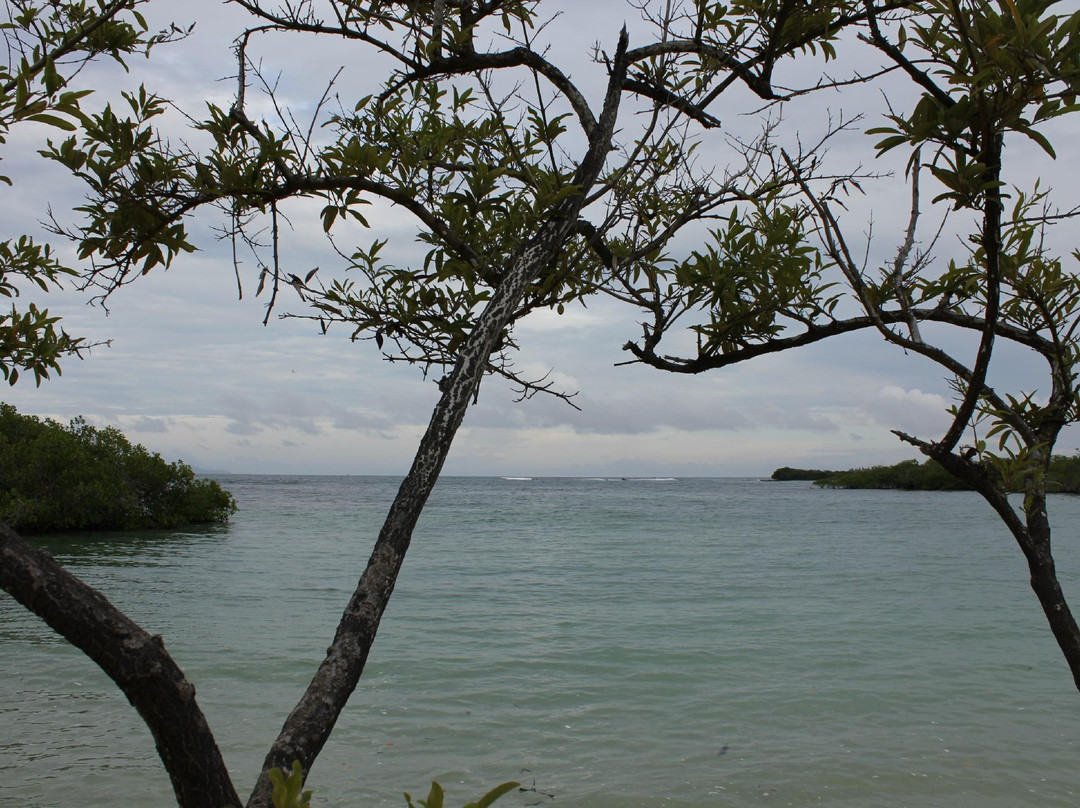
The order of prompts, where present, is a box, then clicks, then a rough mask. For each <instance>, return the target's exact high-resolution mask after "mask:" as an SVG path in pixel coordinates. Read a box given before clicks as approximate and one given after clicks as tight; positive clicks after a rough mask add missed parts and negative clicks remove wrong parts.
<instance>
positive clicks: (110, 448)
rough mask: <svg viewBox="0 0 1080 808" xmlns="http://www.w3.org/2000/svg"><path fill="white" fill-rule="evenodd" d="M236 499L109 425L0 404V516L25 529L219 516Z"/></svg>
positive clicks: (158, 523) (135, 525)
mask: <svg viewBox="0 0 1080 808" xmlns="http://www.w3.org/2000/svg"><path fill="white" fill-rule="evenodd" d="M235 511H236V501H235V500H234V499H233V498H232V496H231V495H230V494H229V493H228V492H227V491H225V490H224V489H223V488H222V487H221V486H220V485H218V483H217V482H215V481H213V480H198V479H196V478H195V472H193V471H192V470H191V468H190V467H189V466H187V465H185V464H184V463H183V462H176V463H167V462H165V460H164V459H163V458H162V457H161V455H159V454H157V453H151V452H150V451H148V450H147V449H146V448H145V447H143V446H139V445H135V446H132V444H131V443H130V442H129V441H128V439H127V438H125V437H124V436H123V434H121V433H120V431H119V430H117V429H114V428H113V427H106V428H105V429H97V428H95V427H92V426H90V425H89V424H87V423H86V421H85V420H84V419H82V418H76V419H74V420H73V421H72V422H71V425H70V426H68V427H65V426H63V425H62V424H59V423H57V422H56V421H53V420H50V419H45V420H41V419H39V418H36V417H35V416H32V415H21V414H20V413H18V412H16V410H15V408H14V407H13V406H11V405H10V404H0V521H3V522H5V523H7V524H8V525H10V526H11V527H12V528H14V529H16V530H19V531H22V532H23V533H47V532H51V531H58V530H136V529H142V528H170V527H177V526H179V525H186V524H198V523H205V522H224V521H225V520H227V519H228V518H229V516H230V515H231V514H232V513H234V512H235Z"/></svg>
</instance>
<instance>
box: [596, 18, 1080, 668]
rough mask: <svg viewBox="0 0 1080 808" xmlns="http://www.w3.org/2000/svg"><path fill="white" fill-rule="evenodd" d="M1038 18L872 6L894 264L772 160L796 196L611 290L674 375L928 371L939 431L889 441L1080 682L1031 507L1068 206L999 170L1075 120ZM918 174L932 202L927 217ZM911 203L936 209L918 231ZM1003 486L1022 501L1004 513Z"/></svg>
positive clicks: (1076, 56)
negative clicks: (1013, 357) (1043, 628)
mask: <svg viewBox="0 0 1080 808" xmlns="http://www.w3.org/2000/svg"><path fill="white" fill-rule="evenodd" d="M1054 5H1055V3H1053V2H1047V0H999V2H995V3H986V2H961V1H960V0H942V1H940V2H939V1H938V0H930V2H924V3H919V4H918V13H915V14H912V15H911V16H910V17H907V18H902V19H894V20H892V21H888V20H886V19H884V18H883V16H882V15H881V14H880V13H879V12H878V11H877V10H876V9H872V8H868V19H867V23H868V26H867V29H866V31H865V33H864V34H863V35H862V37H863V39H864V40H865V41H866V42H867V43H869V44H870V45H872V46H873V47H874V48H875V49H876V50H877V51H878V52H879V53H880V54H881V57H882V59H883V60H884V64H885V67H884V69H886V70H889V71H892V72H894V73H898V74H900V75H901V76H903V77H905V78H906V79H907V80H909V81H910V82H913V83H914V85H915V88H916V89H917V90H918V93H919V95H918V98H917V100H916V101H915V103H914V105H913V106H912V108H911V109H910V111H909V112H906V113H905V112H902V111H901V109H900V108H898V107H899V104H897V105H890V106H889V113H888V115H887V116H886V121H885V124H884V125H882V126H877V127H874V128H872V129H870V130H869V133H870V134H872V135H876V136H878V137H879V138H880V140H879V141H878V143H877V150H878V152H879V153H885V152H889V151H892V150H896V149H905V150H907V157H908V159H907V170H906V178H907V180H908V182H909V184H910V190H911V209H910V216H909V218H908V221H907V222H906V224H905V225H902V226H900V227H899V228H898V230H899V231H900V237H899V241H900V245H899V248H898V249H897V250H896V252H895V256H894V257H893V258H892V259H891V260H889V261H886V262H883V264H881V265H879V266H873V265H871V264H869V263H868V261H867V260H865V259H860V257H859V256H860V254H862V253H863V249H862V248H860V247H859V246H858V245H856V244H855V243H854V240H853V239H852V237H851V235H850V228H851V224H850V218H851V217H850V216H849V217H847V219H846V220H845V217H844V215H843V210H842V199H841V197H840V196H839V195H838V194H836V193H835V192H832V191H829V190H826V191H824V192H823V191H821V190H820V189H815V188H814V186H813V184H812V183H811V182H809V181H803V176H802V174H803V171H802V169H801V168H799V167H798V166H796V165H795V164H794V163H792V162H791V160H790V158H789V157H788V155H787V154H786V153H782V154H781V156H780V159H782V160H783V161H785V163H786V164H787V165H788V166H789V168H790V169H791V170H792V172H793V175H794V176H795V177H796V178H797V179H798V181H799V182H800V183H801V185H802V192H803V193H802V196H801V198H799V199H789V200H787V201H785V202H784V203H783V204H782V205H781V206H779V207H777V206H772V205H771V204H768V205H767V204H762V203H761V202H755V203H752V204H750V205H747V206H746V208H745V210H744V211H743V212H741V213H739V214H735V213H733V214H732V216H731V218H730V220H729V221H728V222H727V223H726V225H725V226H724V227H722V228H720V229H718V230H717V231H715V232H714V233H713V237H712V241H711V243H710V244H708V245H706V247H705V248H704V249H702V250H699V251H695V252H694V253H693V254H692V255H691V256H690V257H689V258H686V259H684V260H680V261H672V262H671V263H670V264H668V265H667V266H665V267H664V268H663V269H662V270H661V271H658V272H654V273H652V274H650V275H644V274H643V273H640V272H638V271H636V269H635V268H629V267H627V268H623V269H621V270H620V271H618V272H615V273H613V278H614V281H615V282H614V284H613V287H612V290H613V293H614V294H616V295H618V296H619V297H621V298H622V299H625V300H629V301H631V302H633V303H634V304H635V305H637V306H639V307H640V308H641V309H642V310H643V311H644V312H646V313H647V315H646V316H647V318H648V322H647V324H646V325H645V326H644V332H643V335H642V336H641V337H639V338H638V339H636V340H632V341H630V342H628V343H627V344H626V346H625V348H626V350H627V351H629V352H630V353H631V354H633V356H634V357H635V358H636V360H638V361H641V362H645V363H647V364H649V365H652V366H654V367H657V368H661V369H664V370H667V371H671V372H676V373H701V372H704V371H706V370H712V369H717V368H722V367H726V366H728V365H733V364H736V363H738V362H744V361H748V360H751V359H754V358H756V357H758V356H762V355H764V354H769V353H776V352H780V351H787V350H792V349H795V348H798V347H800V346H803V345H808V344H811V343H815V342H819V341H822V340H826V339H831V338H834V337H837V336H840V335H842V334H848V333H852V332H856V331H860V330H867V329H872V330H874V331H876V332H877V334H879V335H880V336H881V337H882V338H883V339H884V340H885V341H886V342H887V343H888V344H890V345H893V346H895V347H897V348H899V349H900V350H902V351H904V352H906V353H909V354H915V355H919V356H922V357H926V358H927V359H929V360H930V361H931V362H934V363H936V364H937V365H938V366H940V367H941V369H942V370H943V372H944V373H946V374H947V375H948V377H949V378H950V379H951V384H952V387H953V389H954V390H955V392H956V400H957V403H956V404H955V406H953V407H952V408H951V409H950V416H951V423H950V426H949V428H948V429H947V431H946V433H945V434H944V435H943V436H942V437H941V438H939V439H938V440H928V439H926V438H920V437H918V436H913V435H908V434H904V433H903V432H899V431H898V432H896V433H895V434H896V435H897V436H898V437H899V438H900V439H901V440H902V441H904V442H906V443H909V444H912V445H914V446H916V447H918V448H919V449H920V450H921V451H922V452H923V453H924V454H925V455H927V456H928V457H929V458H931V459H933V460H935V461H937V462H938V463H940V464H941V466H943V467H944V468H945V469H946V470H947V471H948V472H949V473H951V474H952V475H954V476H955V477H956V478H957V479H958V480H960V481H962V482H963V483H964V484H966V485H968V486H970V487H971V488H974V489H975V490H976V491H978V492H979V494H981V495H982V496H983V497H984V498H985V499H986V501H987V502H988V503H989V504H990V505H991V507H993V509H994V510H995V511H996V512H997V514H998V515H999V516H1000V518H1001V520H1002V522H1003V523H1004V524H1005V525H1006V526H1007V527H1008V529H1009V531H1010V532H1011V533H1012V535H1013V536H1014V538H1015V539H1016V541H1017V543H1018V545H1019V546H1020V549H1021V550H1022V552H1023V554H1024V557H1025V558H1026V560H1027V563H1028V568H1029V571H1030V574H1031V586H1032V589H1033V590H1034V591H1035V594H1036V596H1037V597H1038V600H1039V603H1040V605H1041V606H1042V609H1043V612H1044V613H1045V615H1046V619H1047V621H1048V622H1049V624H1050V628H1051V630H1052V631H1053V633H1054V637H1055V638H1056V640H1057V642H1058V645H1059V646H1060V648H1061V650H1062V653H1063V654H1064V656H1065V659H1066V661H1067V662H1068V665H1069V668H1070V670H1071V671H1072V675H1073V679H1074V680H1075V682H1076V685H1077V687H1078V688H1080V629H1078V628H1077V624H1076V621H1075V619H1074V617H1073V615H1072V613H1071V611H1070V609H1069V606H1068V603H1067V602H1066V600H1065V596H1064V594H1063V592H1062V589H1061V586H1060V583H1059V582H1058V579H1057V574H1056V571H1055V565H1054V557H1053V553H1052V550H1051V531H1050V523H1049V519H1048V516H1047V496H1046V495H1047V492H1048V491H1053V490H1054V487H1053V485H1052V484H1051V483H1050V481H1049V479H1048V471H1049V468H1050V466H1051V463H1052V455H1053V451H1054V447H1055V444H1056V442H1057V440H1058V437H1059V436H1060V435H1061V432H1062V430H1063V429H1064V428H1065V427H1066V426H1068V425H1069V424H1073V423H1076V422H1077V421H1078V420H1080V386H1078V370H1080V366H1078V362H1080V278H1078V276H1077V274H1076V272H1075V268H1074V269H1073V270H1072V271H1070V270H1069V269H1067V268H1066V267H1065V266H1064V265H1063V261H1062V259H1061V258H1060V257H1058V256H1057V255H1056V254H1055V252H1054V250H1053V249H1052V247H1051V243H1052V233H1051V232H1050V231H1051V227H1052V225H1053V224H1055V223H1058V222H1061V221H1065V220H1069V219H1072V218H1074V217H1075V216H1076V215H1078V214H1080V208H1077V207H1069V208H1068V209H1066V210H1064V211H1062V210H1060V209H1059V208H1057V207H1055V204H1054V202H1053V200H1052V199H1051V195H1050V194H1051V192H1050V189H1049V188H1045V187H1043V186H1042V184H1041V182H1040V180H1039V179H1038V178H1032V177H1024V176H1019V177H1018V176H1016V174H1017V172H1015V171H1010V170H1009V164H1008V161H1007V156H1008V154H1009V153H1011V152H1013V151H1015V150H1016V149H1018V147H1019V146H1020V145H1021V144H1023V143H1026V142H1029V141H1030V142H1033V143H1034V144H1035V145H1037V146H1038V147H1039V148H1040V149H1041V150H1042V151H1043V152H1045V153H1046V155H1048V156H1049V157H1050V158H1054V157H1055V152H1054V147H1053V145H1052V144H1051V142H1050V139H1049V136H1048V134H1047V131H1048V128H1047V125H1048V124H1049V122H1051V121H1053V120H1054V119H1056V118H1059V117H1061V116H1063V115H1068V114H1073V113H1075V112H1077V111H1078V110H1080V107H1077V106H1076V100H1077V94H1078V93H1080V12H1074V13H1073V14H1071V15H1068V16H1060V15H1055V14H1051V13H1050V11H1051V9H1052V7H1053V6H1054ZM1007 150H1008V151H1007ZM927 173H928V174H929V175H930V177H931V178H932V181H933V182H935V183H936V186H937V192H938V193H937V196H935V197H934V198H933V200H932V201H931V202H930V204H929V206H927V205H926V203H925V202H924V201H923V196H922V194H923V191H922V187H921V183H922V182H923V181H924V179H925V177H924V175H925V174H927ZM1010 181H1011V182H1014V183H1017V184H1015V185H1013V186H1012V187H1010V186H1009V184H1008V183H1009V182H1010ZM927 209H929V210H930V211H943V213H942V214H941V216H940V219H941V220H942V221H941V222H939V223H937V224H935V225H933V226H932V228H931V229H930V234H929V236H928V237H927V236H925V235H923V230H924V228H923V227H922V220H923V218H924V217H925V215H926V213H927ZM946 218H948V219H949V221H950V222H955V223H956V229H957V230H958V231H959V233H960V234H962V235H963V236H964V240H963V241H962V242H961V244H962V248H961V249H949V248H948V247H947V246H945V245H943V244H942V242H941V241H940V240H939V238H938V236H939V235H940V234H941V233H942V232H943V228H944V227H945V225H944V223H943V222H944V220H945V219H946ZM795 245H798V246H797V247H796V246H795ZM935 252H943V253H945V255H946V257H945V258H942V259H939V258H937V257H936V256H935V255H934V253H935ZM865 254H867V255H870V254H872V251H871V250H870V249H869V248H867V249H866V250H865ZM1072 257H1073V258H1075V259H1080V251H1076V250H1074V251H1073V252H1072ZM683 324H686V327H687V328H689V330H690V331H691V332H693V333H694V334H695V335H696V345H697V348H696V351H695V352H693V353H692V354H691V355H675V356H673V355H670V354H669V353H668V351H667V349H666V347H661V345H662V342H663V340H664V339H665V338H666V337H668V336H669V335H671V334H672V333H673V332H676V331H678V330H681V329H682V328H683ZM956 333H968V334H974V335H977V337H978V347H977V349H976V350H975V351H974V354H973V356H972V357H971V358H970V359H965V358H964V356H963V354H962V353H961V352H960V351H959V350H958V349H956V348H955V347H954V346H956V345H957V344H958V342H959V341H958V340H957V339H956V338H955V336H954V335H955V334H956ZM998 340H1004V341H1006V342H1011V343H1014V344H1015V345H1018V346H1021V347H1023V348H1025V349H1027V350H1028V351H1030V352H1031V353H1032V354H1034V355H1035V356H1037V357H1040V358H1041V359H1042V360H1044V361H1045V363H1046V377H1045V378H1046V381H1045V387H1044V388H1043V389H1042V390H1032V391H1019V390H1016V391H1011V392H1010V391H1003V390H1000V389H996V388H995V387H993V386H992V385H991V384H990V383H989V381H988V372H989V369H990V360H991V357H992V355H993V352H994V345H995V342H996V341H998ZM965 436H966V437H965ZM1012 490H1016V491H1019V492H1021V493H1022V495H1023V501H1022V504H1021V506H1020V507H1019V508H1015V507H1014V506H1013V504H1012V503H1010V502H1009V499H1008V494H1009V492H1010V491H1012Z"/></svg>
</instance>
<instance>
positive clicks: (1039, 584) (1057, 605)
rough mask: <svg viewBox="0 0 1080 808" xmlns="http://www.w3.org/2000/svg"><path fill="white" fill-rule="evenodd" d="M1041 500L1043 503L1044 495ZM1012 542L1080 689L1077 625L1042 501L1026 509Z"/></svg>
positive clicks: (1078, 630)
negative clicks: (1059, 575) (1020, 531)
mask: <svg viewBox="0 0 1080 808" xmlns="http://www.w3.org/2000/svg"><path fill="white" fill-rule="evenodd" d="M1043 502H1044V503H1045V498H1044V499H1043ZM1016 541H1017V543H1018V544H1019V545H1020V549H1021V550H1023V552H1024V558H1026V559H1027V563H1028V571H1029V572H1030V573H1031V588H1032V590H1034V592H1035V597H1037V598H1038V599H1039V605H1040V606H1042V610H1043V614H1045V615H1046V621H1047V622H1048V623H1049V624H1050V630H1051V631H1052V632H1054V639H1056V640H1057V644H1058V647H1059V648H1060V649H1061V653H1062V654H1064V655H1065V661H1066V662H1067V663H1068V664H1069V670H1070V671H1072V675H1073V682H1074V683H1075V684H1076V689H1077V690H1080V627H1078V626H1077V625H1076V620H1075V618H1073V614H1072V610H1071V609H1070V608H1069V604H1068V603H1067V602H1066V600H1065V594H1064V593H1063V592H1062V591H1061V584H1060V583H1059V582H1058V578H1057V568H1056V566H1055V564H1054V554H1053V552H1052V551H1051V547H1050V522H1049V520H1048V519H1047V516H1046V508H1045V504H1044V505H1043V506H1042V507H1039V506H1037V505H1036V506H1033V507H1031V508H1029V509H1028V518H1027V529H1026V530H1025V531H1024V533H1023V535H1022V536H1021V535H1018V536H1016Z"/></svg>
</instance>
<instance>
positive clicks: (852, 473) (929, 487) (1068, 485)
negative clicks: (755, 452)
mask: <svg viewBox="0 0 1080 808" xmlns="http://www.w3.org/2000/svg"><path fill="white" fill-rule="evenodd" d="M1047 478H1048V486H1047V487H1048V490H1049V491H1051V492H1053V493H1059V494H1077V493H1080V456H1073V457H1065V456H1064V455H1055V456H1054V458H1053V459H1052V460H1051V461H1050V469H1049V472H1048V475H1047ZM771 479H772V480H776V481H779V482H788V481H791V480H808V481H811V482H813V483H814V485H818V486H821V487H822V488H868V489H896V490H900V491H970V490H971V486H969V485H966V484H964V483H962V482H961V481H959V480H957V479H956V478H955V477H953V476H952V475H951V474H949V472H947V471H945V469H944V468H942V467H941V465H940V464H939V463H938V462H937V461H935V460H926V461H924V462H922V463H920V462H919V461H918V460H903V461H901V462H899V463H896V464H894V465H892V466H870V467H868V468H858V469H849V470H848V471H825V470H821V469H796V468H791V467H789V466H784V467H782V468H778V469H777V470H776V471H774V472H773V473H772V477H771Z"/></svg>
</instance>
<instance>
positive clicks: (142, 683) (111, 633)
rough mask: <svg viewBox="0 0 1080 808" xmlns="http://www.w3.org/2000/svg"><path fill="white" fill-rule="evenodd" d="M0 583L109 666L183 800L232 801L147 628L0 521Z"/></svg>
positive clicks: (188, 689)
mask: <svg viewBox="0 0 1080 808" xmlns="http://www.w3.org/2000/svg"><path fill="white" fill-rule="evenodd" d="M0 587H3V589H4V590H5V591H6V592H8V593H9V594H10V595H11V596H12V597H13V598H15V600H17V601H18V602H19V603H21V604H22V605H23V606H25V607H26V608H27V609H29V610H30V611H32V612H34V614H36V615H38V616H39V617H41V618H42V619H43V620H44V621H45V622H46V623H48V624H49V626H50V627H51V628H52V629H53V630H54V631H56V632H57V633H58V634H60V635H61V636H62V637H63V638H64V639H66V640H67V641H68V642H70V643H71V644H72V645H74V646H76V647H77V648H79V649H80V650H82V651H83V652H84V653H85V654H86V655H87V656H88V657H90V659H92V660H93V661H94V662H95V663H97V665H98V666H99V667H100V668H101V669H102V670H103V671H105V673H106V674H108V676H109V678H110V679H112V680H113V681H114V682H116V684H117V685H118V686H119V688H120V689H121V690H122V691H123V693H124V695H125V696H127V698H128V701H130V702H131V704H132V706H134V707H135V709H136V710H138V711H139V715H140V716H142V719H143V721H144V722H146V725H147V726H148V727H149V728H150V732H151V734H152V735H153V736H154V743H155V745H156V746H157V751H158V755H159V756H160V757H161V762H162V763H163V764H164V765H165V769H166V771H168V773H169V779H170V780H172V786H173V791H174V792H175V793H176V801H177V803H178V805H180V806H181V808H238V806H239V805H240V804H241V803H240V798H239V797H238V796H237V793H236V789H235V788H234V787H233V784H232V780H231V779H230V778H229V773H228V770H227V769H226V768H225V761H224V760H223V759H222V757H221V752H220V751H219V750H218V747H217V742H216V741H215V740H214V736H213V734H212V733H211V732H210V727H209V725H208V724H207V722H206V718H205V716H203V713H202V711H201V710H200V709H199V705H198V704H197V703H196V701H195V687H194V686H193V685H192V684H191V683H190V682H188V681H187V679H186V678H185V677H184V673H183V671H181V670H180V668H179V666H178V665H177V664H176V662H175V661H174V660H173V658H172V657H171V656H169V653H168V652H167V651H166V650H165V645H164V643H163V642H162V639H161V636H160V635H154V636H151V635H150V634H149V633H148V632H146V631H145V630H144V629H142V628H141V627H140V626H138V625H137V624H136V623H135V622H134V621H132V620H131V619H130V618H129V617H127V616H126V615H125V614H124V613H123V612H121V611H120V610H119V609H117V608H116V607H115V606H113V605H112V604H111V603H110V602H109V601H108V599H107V598H106V597H105V596H104V595H102V594H101V593H100V592H98V591H97V590H95V589H93V588H91V587H90V586H87V585H86V584H85V583H83V582H82V581H81V580H79V579H78V578H77V577H76V576H74V575H72V574H71V573H70V572H68V571H67V570H65V569H64V568H63V567H61V566H60V565H59V564H58V563H56V561H55V560H54V559H53V557H52V556H50V555H49V554H48V553H45V552H43V551H41V550H37V549H35V548H33V547H31V546H30V545H29V544H27V542H26V541H25V540H24V539H23V538H22V537H20V536H19V535H18V534H16V533H15V532H14V531H13V530H11V529H10V528H9V527H7V526H6V525H3V524H0Z"/></svg>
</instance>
